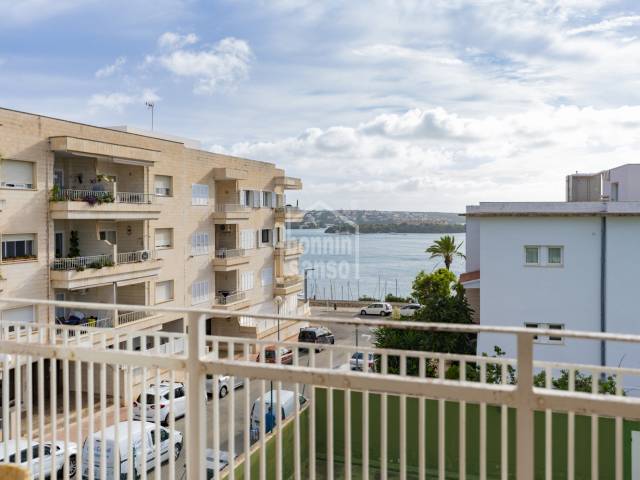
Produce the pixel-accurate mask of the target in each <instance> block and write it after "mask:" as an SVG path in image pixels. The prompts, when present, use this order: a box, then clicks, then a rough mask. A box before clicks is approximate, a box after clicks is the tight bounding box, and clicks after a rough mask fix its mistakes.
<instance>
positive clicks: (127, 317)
mask: <svg viewBox="0 0 640 480" xmlns="http://www.w3.org/2000/svg"><path fill="white" fill-rule="evenodd" d="M151 316H153V312H144V311H141V312H126V313H120V314H118V325H126V324H127V323H131V322H137V321H138V320H142V319H143V318H148V317H151Z"/></svg>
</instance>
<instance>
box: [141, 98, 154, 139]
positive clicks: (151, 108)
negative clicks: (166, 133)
mask: <svg viewBox="0 0 640 480" xmlns="http://www.w3.org/2000/svg"><path fill="white" fill-rule="evenodd" d="M144 104H145V105H146V106H147V108H148V109H149V110H151V131H152V132H153V112H154V109H155V108H156V104H155V102H144Z"/></svg>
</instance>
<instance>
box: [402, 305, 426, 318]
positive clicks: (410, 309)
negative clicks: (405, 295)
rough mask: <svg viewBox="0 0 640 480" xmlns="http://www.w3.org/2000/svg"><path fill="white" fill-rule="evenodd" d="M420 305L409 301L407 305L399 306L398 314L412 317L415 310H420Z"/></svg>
mask: <svg viewBox="0 0 640 480" xmlns="http://www.w3.org/2000/svg"><path fill="white" fill-rule="evenodd" d="M421 308H422V305H420V304H419V303H409V304H407V305H403V306H402V307H400V316H401V317H413V315H414V314H415V313H416V311H417V310H420V309H421Z"/></svg>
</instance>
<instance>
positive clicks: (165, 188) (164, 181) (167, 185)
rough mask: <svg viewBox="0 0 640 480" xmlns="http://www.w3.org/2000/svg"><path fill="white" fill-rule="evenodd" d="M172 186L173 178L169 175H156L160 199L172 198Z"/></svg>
mask: <svg viewBox="0 0 640 480" xmlns="http://www.w3.org/2000/svg"><path fill="white" fill-rule="evenodd" d="M172 184H173V178H172V177H170V176H168V175H156V178H155V189H156V195H158V196H160V197H170V196H171V195H172V192H171V186H172ZM207 196H208V195H207Z"/></svg>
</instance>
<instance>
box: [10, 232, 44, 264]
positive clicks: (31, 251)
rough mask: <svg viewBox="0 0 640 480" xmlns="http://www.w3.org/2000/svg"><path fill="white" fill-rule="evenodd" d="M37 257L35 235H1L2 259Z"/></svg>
mask: <svg viewBox="0 0 640 480" xmlns="http://www.w3.org/2000/svg"><path fill="white" fill-rule="evenodd" d="M35 258H37V252H36V236H35V235H34V234H26V235H3V236H2V260H3V261H12V260H29V259H35Z"/></svg>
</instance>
